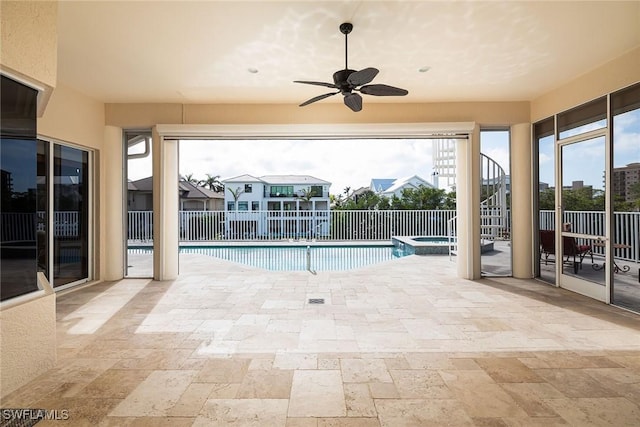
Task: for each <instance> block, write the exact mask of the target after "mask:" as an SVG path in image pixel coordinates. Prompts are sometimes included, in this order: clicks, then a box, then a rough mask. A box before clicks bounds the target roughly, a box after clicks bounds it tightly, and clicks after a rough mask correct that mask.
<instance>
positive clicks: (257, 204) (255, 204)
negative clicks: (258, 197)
mask: <svg viewBox="0 0 640 427" xmlns="http://www.w3.org/2000/svg"><path fill="white" fill-rule="evenodd" d="M251 210H252V211H259V210H260V202H251Z"/></svg>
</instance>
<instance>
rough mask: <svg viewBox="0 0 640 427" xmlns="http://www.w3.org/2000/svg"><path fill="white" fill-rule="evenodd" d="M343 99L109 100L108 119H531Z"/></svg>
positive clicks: (117, 122) (501, 107)
mask: <svg viewBox="0 0 640 427" xmlns="http://www.w3.org/2000/svg"><path fill="white" fill-rule="evenodd" d="M345 108H346V107H345V106H344V105H342V104H317V105H314V106H313V107H311V108H306V109H305V108H300V107H298V106H297V105H290V104H260V105H250V104H187V105H182V104H106V105H105V120H106V124H108V125H112V126H119V127H122V128H140V127H142V128H144V127H148V128H150V127H152V126H154V125H156V124H304V123H312V124H315V123H340V124H342V123H424V122H477V123H481V124H483V125H490V126H493V125H510V124H514V123H523V122H527V121H528V120H529V117H530V111H529V103H528V102H467V103H463V102H460V103H458V102H451V103H430V104H401V103H394V104H374V103H369V104H367V105H366V106H365V108H363V110H362V111H361V112H359V113H352V112H349V111H345Z"/></svg>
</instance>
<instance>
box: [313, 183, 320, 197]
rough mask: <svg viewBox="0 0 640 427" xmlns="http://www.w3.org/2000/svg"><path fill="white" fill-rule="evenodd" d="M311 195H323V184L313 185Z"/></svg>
mask: <svg viewBox="0 0 640 427" xmlns="http://www.w3.org/2000/svg"><path fill="white" fill-rule="evenodd" d="M311 196H313V197H322V186H321V185H312V186H311Z"/></svg>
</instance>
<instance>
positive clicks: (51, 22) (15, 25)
mask: <svg viewBox="0 0 640 427" xmlns="http://www.w3.org/2000/svg"><path fill="white" fill-rule="evenodd" d="M57 24H58V2H56V1H46V2H45V1H4V0H3V1H2V2H0V34H1V35H2V43H0V68H1V69H2V70H3V71H4V72H6V73H9V74H11V75H12V76H14V77H18V78H20V79H22V80H23V81H24V82H26V83H31V84H34V85H36V86H39V87H40V88H42V89H43V91H42V92H40V93H39V94H38V106H39V112H40V113H41V112H42V111H44V107H45V105H46V102H47V100H48V99H49V96H50V95H51V92H52V90H53V88H54V87H55V86H56V79H57V75H58V27H57ZM25 52H28V54H25Z"/></svg>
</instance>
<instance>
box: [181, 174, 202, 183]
mask: <svg viewBox="0 0 640 427" xmlns="http://www.w3.org/2000/svg"><path fill="white" fill-rule="evenodd" d="M184 180H185V181H187V182H189V183H191V184H195V185H198V184H199V183H200V181H198V180H197V179H195V178H194V177H193V174H192V173H188V174H186V175H185V176H184Z"/></svg>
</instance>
